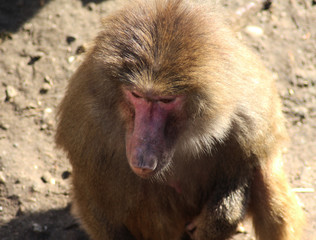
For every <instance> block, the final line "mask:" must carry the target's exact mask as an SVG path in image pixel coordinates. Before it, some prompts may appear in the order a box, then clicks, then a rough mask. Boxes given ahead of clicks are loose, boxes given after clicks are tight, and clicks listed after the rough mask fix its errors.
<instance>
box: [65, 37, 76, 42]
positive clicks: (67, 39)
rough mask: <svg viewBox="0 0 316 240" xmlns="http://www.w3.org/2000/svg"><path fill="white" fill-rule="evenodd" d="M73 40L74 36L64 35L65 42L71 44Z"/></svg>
mask: <svg viewBox="0 0 316 240" xmlns="http://www.w3.org/2000/svg"><path fill="white" fill-rule="evenodd" d="M74 41H76V38H75V37H74V36H67V37H66V42H67V43H68V44H71V43H73V42H74Z"/></svg>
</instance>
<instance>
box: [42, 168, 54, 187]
mask: <svg viewBox="0 0 316 240" xmlns="http://www.w3.org/2000/svg"><path fill="white" fill-rule="evenodd" d="M41 179H42V181H43V182H44V183H50V184H55V183H56V180H55V179H54V178H53V177H52V175H51V174H50V172H48V171H46V172H44V174H43V175H42V177H41Z"/></svg>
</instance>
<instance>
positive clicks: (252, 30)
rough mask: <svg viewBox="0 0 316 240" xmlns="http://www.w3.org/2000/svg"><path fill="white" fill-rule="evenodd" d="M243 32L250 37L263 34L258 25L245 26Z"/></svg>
mask: <svg viewBox="0 0 316 240" xmlns="http://www.w3.org/2000/svg"><path fill="white" fill-rule="evenodd" d="M245 32H246V33H247V34H249V35H250V36H251V37H261V36H262V35H263V29H262V28H261V27H258V26H252V25H249V26H247V27H246V28H245Z"/></svg>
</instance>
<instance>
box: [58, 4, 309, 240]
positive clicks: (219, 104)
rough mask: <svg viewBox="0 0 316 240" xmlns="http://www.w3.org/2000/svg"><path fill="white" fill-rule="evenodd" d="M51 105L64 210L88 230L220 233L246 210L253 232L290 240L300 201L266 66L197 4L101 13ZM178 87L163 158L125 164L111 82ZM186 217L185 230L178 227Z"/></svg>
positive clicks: (134, 234) (160, 89)
mask: <svg viewBox="0 0 316 240" xmlns="http://www.w3.org/2000/svg"><path fill="white" fill-rule="evenodd" d="M103 25H104V27H103V28H104V29H103V30H102V31H101V32H100V34H99V35H98V37H97V38H96V40H95V44H94V46H93V47H92V49H91V50H90V52H89V53H88V54H87V56H86V58H85V60H84V62H83V63H82V65H81V66H80V67H79V69H78V70H77V72H76V73H75V74H74V75H73V77H72V78H71V80H70V82H69V86H68V90H67V93H66V95H65V97H64V99H63V101H62V103H61V105H60V109H59V114H58V117H59V123H58V128H57V134H56V142H57V144H58V145H59V146H60V147H62V148H63V149H64V150H65V151H66V152H67V154H68V157H69V159H70V162H71V164H72V166H73V192H74V197H73V202H74V212H75V214H76V215H77V216H78V217H79V218H80V220H81V222H82V225H83V227H84V228H85V229H86V231H87V232H88V233H89V234H90V236H91V238H92V239H95V240H101V239H103V240H104V239H108V240H114V239H139V240H141V239H144V240H146V239H148V240H149V239H150V240H180V239H190V237H189V235H190V236H191V238H192V239H193V240H206V239H213V240H224V239H227V238H229V237H230V236H231V235H232V234H234V232H235V228H236V226H237V224H238V223H240V222H241V221H243V220H244V218H245V217H246V215H247V214H249V215H251V216H253V220H254V227H255V231H256V234H257V236H258V239H260V240H298V239H299V238H300V237H299V236H300V233H301V225H302V223H303V220H302V219H303V214H302V210H301V209H300V207H299V206H298V203H297V201H296V198H295V196H294V195H293V194H292V193H291V190H290V188H289V186H288V184H287V181H286V179H285V177H284V174H283V172H282V168H281V164H280V163H281V150H282V148H283V146H284V145H283V144H284V141H285V140H286V131H285V128H284V120H283V116H282V113H281V106H280V100H279V98H278V96H277V92H276V89H275V86H274V83H273V81H272V77H271V75H270V74H269V73H268V72H267V70H265V68H264V67H263V66H262V64H261V63H260V61H259V60H258V58H257V57H256V56H254V55H253V54H252V53H251V52H250V51H249V50H247V49H246V48H245V47H244V46H243V45H241V44H240V43H239V42H238V41H237V40H236V39H235V38H234V37H233V34H232V33H231V32H230V31H229V30H228V29H227V28H226V26H225V25H224V24H223V23H222V21H221V20H220V17H219V16H218V15H217V14H216V13H215V12H214V11H213V10H212V9H209V8H206V7H205V6H197V5H196V4H193V3H186V1H182V0H170V1H167V0H162V1H152V2H143V3H138V4H136V5H135V4H134V5H133V6H130V7H129V8H126V9H123V10H121V11H119V12H117V13H115V14H113V15H112V16H109V17H108V18H106V19H105V20H104V22H103ZM123 86H133V87H134V88H136V89H139V90H141V91H142V92H146V91H151V92H153V93H154V94H157V95H168V94H174V95H176V94H177V95H184V96H186V100H185V108H184V112H183V114H182V118H181V119H179V122H178V123H179V124H173V125H172V123H170V124H171V125H172V127H170V129H171V130H172V131H173V133H174V135H175V136H176V139H174V140H173V142H174V147H173V148H174V151H175V153H174V157H173V160H172V162H171V163H170V164H168V165H167V166H166V167H165V168H164V169H163V170H161V171H160V172H159V173H158V174H156V175H155V176H154V177H152V178H151V179H142V178H140V177H138V176H136V175H135V174H134V173H133V172H132V171H131V169H130V167H129V165H128V162H127V159H126V153H125V132H126V126H127V124H128V123H130V122H131V121H133V119H132V118H133V116H132V115H131V114H128V113H127V112H128V111H127V110H126V108H128V106H127V103H126V100H125V99H124V97H123V93H122V87H123ZM187 224H189V225H190V224H191V225H192V224H193V227H194V229H192V228H191V229H188V228H187Z"/></svg>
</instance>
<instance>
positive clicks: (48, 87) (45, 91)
mask: <svg viewBox="0 0 316 240" xmlns="http://www.w3.org/2000/svg"><path fill="white" fill-rule="evenodd" d="M51 88H52V87H51V85H50V84H49V83H44V84H43V86H42V87H41V89H40V93H41V94H45V93H47V92H48V91H49V90H50V89H51Z"/></svg>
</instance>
